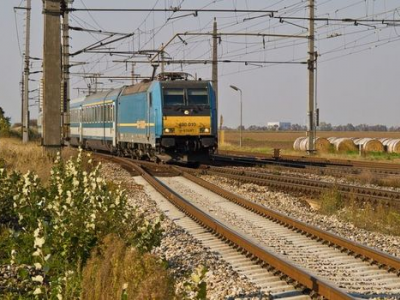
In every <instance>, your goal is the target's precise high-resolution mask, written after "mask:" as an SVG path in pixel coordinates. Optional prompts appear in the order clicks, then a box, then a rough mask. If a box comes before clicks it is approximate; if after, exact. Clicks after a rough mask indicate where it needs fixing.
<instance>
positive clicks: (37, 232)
mask: <svg viewBox="0 0 400 300" xmlns="http://www.w3.org/2000/svg"><path fill="white" fill-rule="evenodd" d="M39 233H40V228H36V229H35V231H34V232H33V236H34V237H35V238H37V237H39Z"/></svg>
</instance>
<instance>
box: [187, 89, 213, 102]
mask: <svg viewBox="0 0 400 300" xmlns="http://www.w3.org/2000/svg"><path fill="white" fill-rule="evenodd" d="M187 94H188V104H189V105H191V104H195V105H208V94H207V90H206V89H188V90H187Z"/></svg>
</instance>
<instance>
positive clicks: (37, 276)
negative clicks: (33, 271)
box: [32, 275, 43, 283]
mask: <svg viewBox="0 0 400 300" xmlns="http://www.w3.org/2000/svg"><path fill="white" fill-rule="evenodd" d="M32 281H36V282H40V283H42V282H43V276H42V275H36V276H35V277H33V278H32Z"/></svg>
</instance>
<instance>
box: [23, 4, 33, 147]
mask: <svg viewBox="0 0 400 300" xmlns="http://www.w3.org/2000/svg"><path fill="white" fill-rule="evenodd" d="M31 8H32V6H31V0H26V26H25V67H24V97H23V99H24V100H23V101H24V102H23V106H22V116H23V117H22V142H23V143H24V144H25V143H27V142H28V141H29V55H30V53H29V44H30V38H31V37H30V35H31Z"/></svg>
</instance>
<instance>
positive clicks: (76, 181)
mask: <svg viewBox="0 0 400 300" xmlns="http://www.w3.org/2000/svg"><path fill="white" fill-rule="evenodd" d="M72 185H73V186H74V187H77V186H78V185H79V181H78V179H76V178H74V180H73V181H72Z"/></svg>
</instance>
